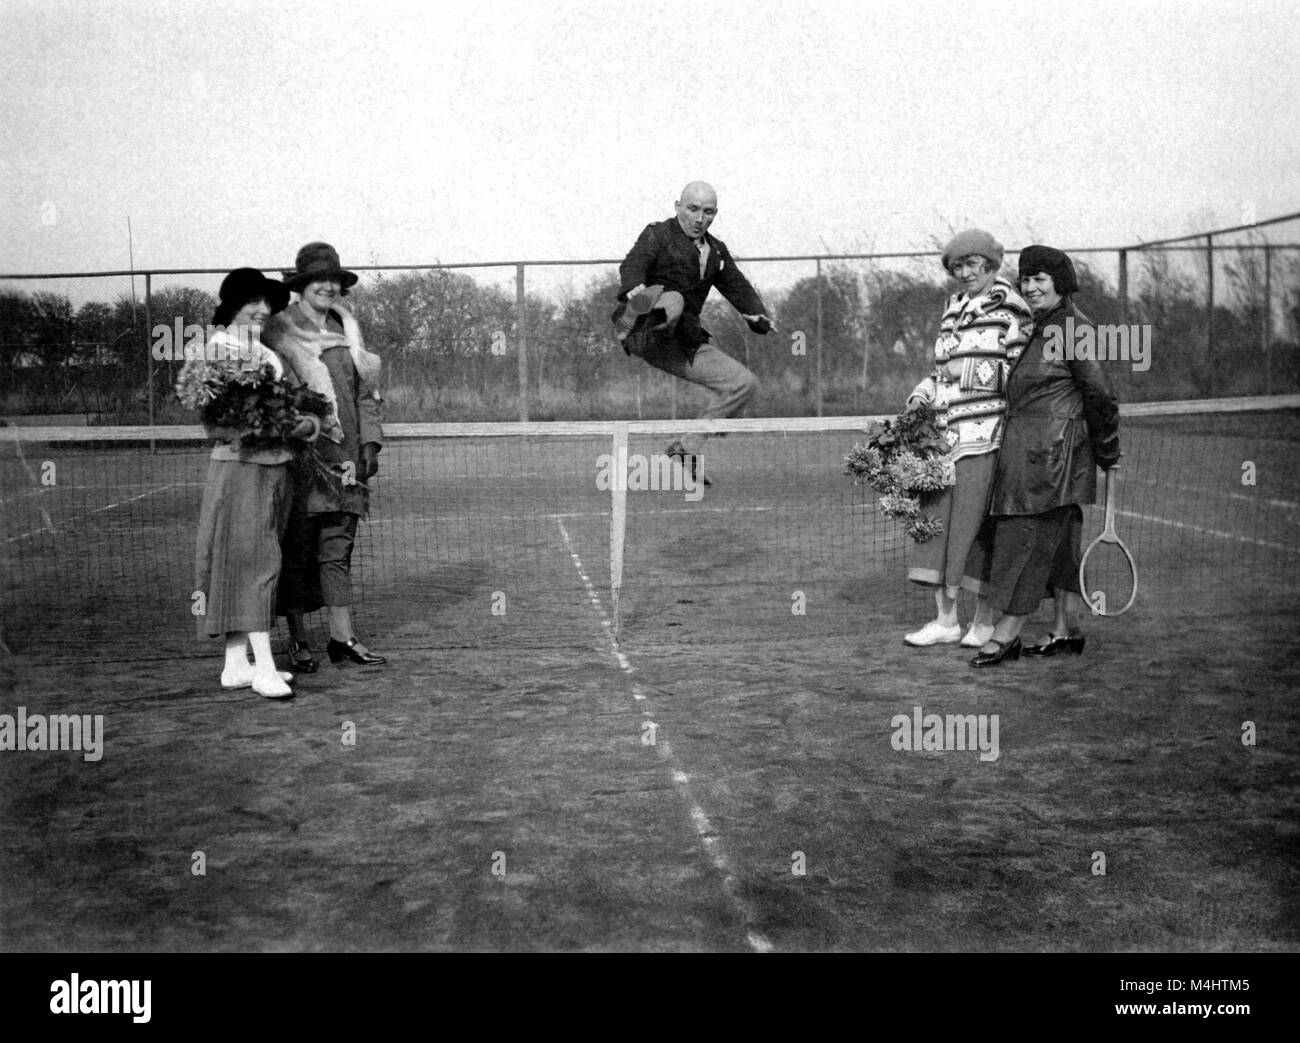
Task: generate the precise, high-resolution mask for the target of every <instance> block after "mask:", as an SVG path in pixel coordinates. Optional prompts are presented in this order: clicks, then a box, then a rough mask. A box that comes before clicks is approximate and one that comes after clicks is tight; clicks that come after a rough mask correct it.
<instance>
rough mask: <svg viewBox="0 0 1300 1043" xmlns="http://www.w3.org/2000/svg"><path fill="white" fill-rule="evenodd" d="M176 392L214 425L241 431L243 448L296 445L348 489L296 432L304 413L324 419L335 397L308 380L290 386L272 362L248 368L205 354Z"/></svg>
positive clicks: (334, 483) (333, 482) (329, 482)
mask: <svg viewBox="0 0 1300 1043" xmlns="http://www.w3.org/2000/svg"><path fill="white" fill-rule="evenodd" d="M176 397H177V398H179V399H180V402H181V405H183V406H185V408H186V409H189V410H192V411H193V412H195V413H197V414H198V416H199V418H200V419H201V420H202V421H203V422H204V423H205V424H207V425H209V426H210V427H219V428H227V429H230V430H234V431H237V432H239V444H240V447H241V448H244V449H252V450H258V449H279V448H285V447H288V448H291V449H293V450H294V451H295V452H296V453H297V454H298V455H299V457H300V458H301V459H302V461H303V462H304V463H305V464H306V465H307V467H308V468H309V469H310V471H311V472H312V474H313V475H314V476H315V477H316V478H317V479H319V480H320V481H321V482H323V483H324V484H325V485H326V487H328V488H331V489H333V490H334V491H335V492H336V493H338V492H340V491H341V490H342V477H341V475H339V474H338V473H337V472H335V471H333V470H332V469H331V468H330V467H329V465H328V464H327V463H326V462H325V460H324V458H323V457H322V456H321V455H320V453H319V452H317V450H316V447H315V446H313V445H312V444H311V443H310V442H307V441H304V440H302V439H293V438H291V437H290V434H291V432H292V431H293V430H294V428H296V427H297V426H298V423H299V421H300V420H302V418H303V417H304V416H311V417H314V418H316V419H317V420H318V421H319V420H321V419H322V418H324V417H325V416H326V415H327V414H328V413H329V408H330V404H329V401H328V399H326V398H325V396H324V395H322V394H320V393H319V392H316V391H312V390H311V389H310V388H308V387H306V386H305V385H303V386H300V387H296V388H291V387H289V386H288V385H287V384H286V383H285V382H284V380H282V379H281V378H279V377H277V376H276V375H275V371H274V370H273V369H272V368H271V367H270V365H268V364H263V365H261V366H258V367H255V368H247V367H242V366H240V365H239V364H238V362H233V363H232V362H226V361H210V360H208V359H202V358H199V359H191V360H190V361H188V362H186V363H185V365H184V366H182V367H181V372H180V378H179V379H178V380H177V382H176Z"/></svg>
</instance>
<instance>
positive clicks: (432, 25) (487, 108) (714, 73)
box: [0, 0, 1300, 272]
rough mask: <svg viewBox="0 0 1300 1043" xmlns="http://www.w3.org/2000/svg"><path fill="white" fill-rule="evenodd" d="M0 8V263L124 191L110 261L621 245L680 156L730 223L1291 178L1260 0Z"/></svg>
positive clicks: (83, 255)
mask: <svg viewBox="0 0 1300 1043" xmlns="http://www.w3.org/2000/svg"><path fill="white" fill-rule="evenodd" d="M0 24H2V25H3V35H2V36H0V97H2V99H3V116H2V117H0V200H2V202H3V206H2V211H0V222H2V224H0V272H49V271H70V270H72V271H97V270H105V269H116V268H125V267H127V263H128V256H127V236H126V221H127V218H128V216H129V217H130V218H131V221H132V227H133V230H134V242H135V264H136V266H137V267H154V268H159V267H177V268H182V267H190V266H193V267H223V268H227V267H234V266H237V265H242V264H254V265H263V266H267V267H280V266H286V265H291V263H292V261H293V256H294V253H295V252H296V250H297V247H298V246H299V245H301V244H302V243H304V242H306V241H308V240H311V239H318V238H323V239H327V240H329V241H330V242H332V243H334V244H335V245H336V246H337V247H338V248H339V250H340V252H341V253H342V256H343V261H344V263H345V264H353V265H360V264H366V263H379V264H404V263H430V262H434V261H443V262H453V261H486V260H497V259H552V258H584V257H621V256H622V255H623V254H624V253H625V252H626V251H627V249H628V247H629V246H630V245H631V243H632V241H633V239H634V238H635V237H636V234H637V232H638V231H639V230H640V228H641V227H642V226H643V225H644V224H645V223H646V222H647V221H650V220H656V219H660V218H663V217H667V216H669V214H670V213H671V212H672V203H673V200H674V199H675V198H676V197H677V195H678V190H679V189H680V188H681V187H682V185H683V183H684V182H686V181H688V180H690V179H694V178H702V179H706V180H709V181H711V182H713V184H714V185H716V186H717V189H718V193H719V197H720V212H719V216H718V218H717V221H716V223H715V225H714V228H713V231H714V232H715V233H717V234H718V235H719V236H720V237H721V238H722V239H724V240H726V241H727V242H728V244H729V245H730V246H731V247H732V249H733V251H734V252H736V253H737V254H739V255H742V256H743V255H746V254H748V255H751V256H753V255H758V254H795V253H809V252H819V251H823V250H832V251H851V250H869V249H876V250H894V249H908V248H914V247H928V246H929V245H930V244H931V241H932V237H934V236H936V235H943V234H944V233H945V232H946V231H947V230H948V229H949V228H951V227H960V226H964V225H967V224H976V225H980V226H983V227H985V228H988V229H989V230H990V231H992V232H994V234H996V235H998V236H999V237H1001V238H1003V240H1004V242H1006V243H1007V244H1008V246H1018V245H1023V244H1024V243H1025V242H1026V241H1029V240H1032V239H1037V240H1038V241H1044V242H1048V243H1053V244H1056V245H1061V246H1067V247H1068V246H1084V245H1114V244H1119V243H1125V242H1132V241H1134V240H1139V239H1151V238H1158V237H1164V236H1170V235H1178V234H1181V233H1184V232H1188V231H1193V230H1200V229H1204V228H1208V227H1215V226H1221V225H1228V224H1235V223H1238V222H1239V221H1240V220H1241V217H1242V213H1243V208H1244V207H1245V208H1253V210H1254V212H1255V213H1256V214H1257V215H1258V217H1259V218H1261V219H1262V218H1265V217H1268V216H1272V215H1275V214H1280V213H1285V212H1290V211H1293V210H1300V133H1297V129H1298V128H1297V125H1296V124H1297V118H1296V114H1297V107H1296V88H1297V83H1296V79H1297V74H1296V69H1297V59H1296V55H1297V54H1298V53H1300V14H1297V13H1296V11H1295V7H1294V4H1291V3H1287V2H1281V0H1279V2H1275V3H1254V2H1249V0H1247V2H1241V0H1234V2H1226V0H1181V2H1177V3H1144V2H1136V3H1133V2H1130V3H1097V4H1093V3H1088V4H1086V5H1076V4H1067V3H1032V4H1031V3H1003V2H997V0H982V2H979V3H952V2H942V3H939V2H934V3H926V2H923V0H910V2H899V3H864V2H860V0H858V2H850V0H827V2H823V3H812V2H800V0H780V2H775V0H757V2H749V3H740V2H737V3H709V2H698V0H693V2H677V0H655V2H654V3H646V4H628V3H618V4H613V3H609V4H578V3H569V2H547V0H529V2H505V0H500V2H492V0H488V2H484V0H474V2H466V3H460V4H454V5H453V4H446V3H441V2H439V0H432V2H420V3H416V2H399V0H370V2H368V3H360V2H351V3H341V2H337V0H311V2H300V0H289V2H277V3H265V4H264V3H245V2H241V0H234V2H231V0H221V2H215V0H192V2H184V3H181V2H176V0H173V2H163V0H125V2H101V3H91V2H84V3H80V2H77V3H74V2H68V0H40V2H29V0H0ZM1292 229H1294V226H1292ZM1288 236H1289V237H1290V238H1291V239H1297V238H1300V232H1297V231H1294V230H1289V231H1288Z"/></svg>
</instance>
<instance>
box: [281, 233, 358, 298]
mask: <svg viewBox="0 0 1300 1043" xmlns="http://www.w3.org/2000/svg"><path fill="white" fill-rule="evenodd" d="M331 275H332V276H334V277H335V278H337V279H338V280H339V283H340V284H341V285H342V287H343V289H345V290H346V289H347V288H348V287H350V286H354V285H356V281H357V274H356V272H350V271H348V270H347V269H346V268H344V267H343V266H342V265H341V264H340V263H339V252H338V251H337V250H335V249H334V247H332V246H330V244H329V243H308V244H307V245H306V246H304V247H303V248H302V249H301V250H299V251H298V258H297V260H295V261H294V270H293V271H291V272H285V273H284V284H285V285H286V286H287V287H289V289H291V290H296V291H297V290H301V289H302V288H303V287H304V286H306V285H307V284H308V283H309V282H315V281H316V280H317V279H326V278H328V277H329V276H331Z"/></svg>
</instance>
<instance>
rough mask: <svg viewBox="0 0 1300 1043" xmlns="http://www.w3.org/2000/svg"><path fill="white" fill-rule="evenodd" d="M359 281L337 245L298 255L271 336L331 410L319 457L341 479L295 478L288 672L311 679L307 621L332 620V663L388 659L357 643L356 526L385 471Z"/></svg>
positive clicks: (287, 559)
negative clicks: (321, 616)
mask: <svg viewBox="0 0 1300 1043" xmlns="http://www.w3.org/2000/svg"><path fill="white" fill-rule="evenodd" d="M356 281H357V276H356V274H355V273H354V272H350V271H348V270H347V269H346V268H344V267H343V266H342V265H341V264H340V263H339V255H338V252H337V251H336V250H335V249H334V248H333V247H332V246H330V245H329V243H321V242H314V243H308V244H307V245H306V246H304V247H303V248H302V249H301V250H299V251H298V257H297V260H296V262H295V265H294V270H293V271H292V272H288V273H286V277H285V283H286V284H287V285H288V287H289V288H290V289H292V290H295V291H297V293H298V300H297V301H296V302H295V303H294V304H292V305H290V306H289V307H287V308H286V309H285V310H284V311H283V312H281V313H280V314H278V315H276V316H275V317H274V318H273V319H272V320H271V321H270V322H269V323H268V325H267V328H266V331H265V332H264V334H263V336H264V338H265V340H266V343H267V344H269V345H271V346H272V347H273V348H275V350H276V351H278V352H280V354H281V355H282V356H283V357H284V359H285V362H286V363H287V364H288V366H289V367H290V368H291V369H292V370H293V371H294V373H295V374H296V375H297V377H298V378H299V379H301V380H302V381H303V382H305V383H306V384H307V385H308V386H309V387H310V388H311V389H312V390H313V391H316V392H319V393H320V394H322V395H324V396H325V398H326V399H327V400H328V402H329V412H328V415H327V416H326V417H325V421H324V425H323V428H322V430H321V437H320V438H319V439H318V440H317V443H316V449H317V452H318V454H319V456H320V457H321V458H322V459H323V460H324V462H325V464H326V465H328V466H330V467H331V468H332V469H333V470H334V471H335V473H336V474H337V476H338V479H339V480H338V481H337V482H334V483H328V484H327V483H323V482H322V481H321V480H320V479H319V476H318V475H316V474H314V473H313V472H311V471H310V470H308V469H306V468H297V469H296V471H295V475H294V495H293V512H292V516H291V518H290V521H289V526H288V528H287V530H286V532H285V538H284V545H283V546H284V570H283V574H282V577H281V582H280V592H279V596H278V599H277V611H279V612H280V614H282V615H283V616H284V617H285V619H286V620H287V621H288V624H289V640H290V661H289V665H290V666H291V668H292V669H293V670H295V671H296V672H299V673H311V672H312V671H314V670H315V669H316V660H315V657H314V656H313V655H312V652H311V649H310V648H309V647H308V642H307V632H306V629H305V627H304V625H303V616H304V614H305V613H308V612H314V611H315V610H317V609H318V608H320V607H321V606H325V607H326V608H327V609H328V613H329V629H330V640H329V644H328V646H327V648H326V651H327V652H328V654H329V657H330V661H331V662H335V663H338V662H342V661H346V662H352V663H358V664H361V665H365V666H375V665H378V664H380V663H383V662H384V659H383V657H381V656H378V655H375V654H374V653H373V652H371V651H369V650H368V649H367V648H366V647H365V646H364V645H362V644H361V643H360V642H359V641H358V640H357V636H356V633H355V632H354V629H353V621H352V579H351V577H352V549H353V545H354V542H355V539H356V530H357V523H358V521H359V520H360V519H361V518H364V517H366V516H367V514H368V512H369V506H370V501H369V487H368V486H367V485H366V483H367V482H368V481H369V480H370V479H371V478H373V477H374V476H375V474H376V473H377V472H378V470H379V451H380V447H381V446H382V444H383V435H382V432H381V430H380V419H379V403H380V397H379V391H378V388H377V381H378V378H379V372H380V361H379V356H377V355H375V354H373V353H371V352H369V351H367V350H366V348H365V345H364V343H363V342H362V339H361V329H360V327H359V326H358V325H357V321H356V319H355V318H354V317H353V315H352V312H351V311H350V310H349V309H348V308H347V307H346V305H345V304H344V303H343V298H344V296H346V294H347V291H348V290H349V289H350V288H351V287H352V286H353V285H355V284H356Z"/></svg>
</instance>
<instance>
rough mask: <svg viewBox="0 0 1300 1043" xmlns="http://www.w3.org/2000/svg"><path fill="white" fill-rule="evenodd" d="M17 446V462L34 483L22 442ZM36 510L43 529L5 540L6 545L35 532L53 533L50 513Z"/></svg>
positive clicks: (33, 476) (41, 509)
mask: <svg viewBox="0 0 1300 1043" xmlns="http://www.w3.org/2000/svg"><path fill="white" fill-rule="evenodd" d="M17 446H18V460H19V462H20V463H21V464H22V465H23V470H24V471H26V472H27V477H28V478H29V479H32V480H33V481H34V480H35V478H36V475H34V474H33V473H32V467H31V464H29V463H28V462H27V457H26V456H24V455H23V444H22V442H19V443H18V444H17ZM37 509H38V510H39V511H40V512H41V518H42V520H44V522H45V525H44V527H42V528H40V529H33V530H32V531H31V532H24V533H23V534H22V535H21V536H10V537H9V539H7V540H6V541H5V542H6V543H13V542H14V541H15V540H21V539H23V537H25V536H31V535H33V534H34V533H37V532H53V531H54V522H53V521H51V520H50V512H49V511H47V510H46V509H45V508H44V507H38V508H37Z"/></svg>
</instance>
